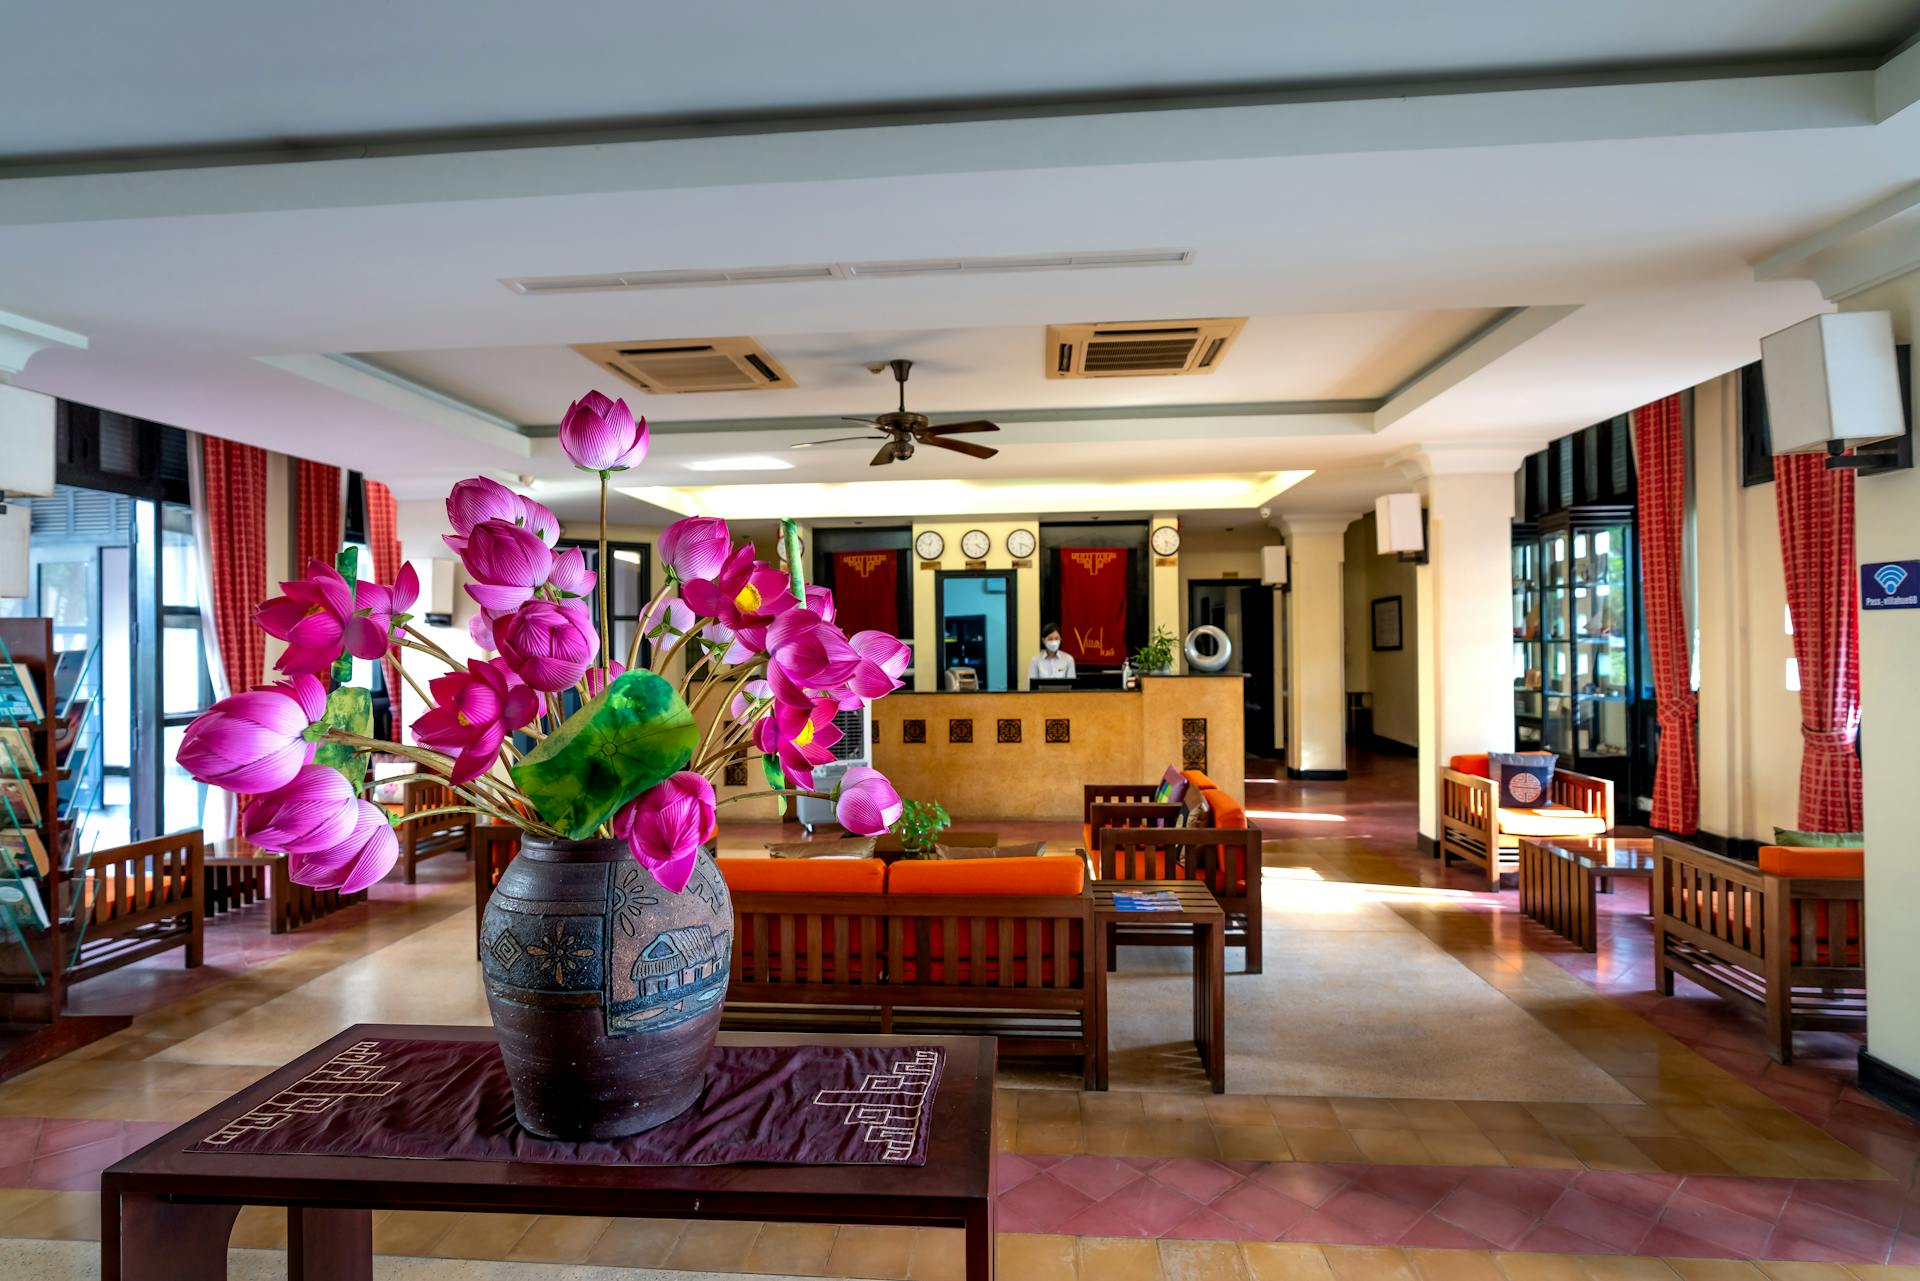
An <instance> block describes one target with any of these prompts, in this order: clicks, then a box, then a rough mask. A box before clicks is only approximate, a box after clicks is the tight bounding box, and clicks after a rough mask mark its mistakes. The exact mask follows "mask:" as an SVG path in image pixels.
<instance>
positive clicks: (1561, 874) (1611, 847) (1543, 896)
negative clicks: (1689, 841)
mask: <svg viewBox="0 0 1920 1281" xmlns="http://www.w3.org/2000/svg"><path fill="white" fill-rule="evenodd" d="M1653 862H1654V861H1653V840H1652V838H1651V837H1637V836H1592V837H1557V836H1542V837H1533V838H1523V839H1522V840H1521V842H1520V910H1521V911H1522V912H1525V913H1526V914H1527V915H1528V916H1531V917H1532V918H1533V919H1534V920H1536V921H1538V922H1540V923H1541V924H1542V925H1544V926H1546V927H1547V928H1548V929H1550V930H1552V931H1553V932H1554V933H1556V934H1560V935H1564V936H1565V937H1567V938H1569V939H1571V940H1573V941H1574V942H1575V943H1578V944H1579V945H1580V946H1581V947H1582V948H1585V949H1586V950H1587V951H1589V952H1592V951H1596V950H1597V949H1598V948H1599V946H1600V922H1599V918H1598V915H1597V912H1598V907H1597V905H1596V903H1595V901H1594V894H1595V891H1596V890H1597V889H1599V888H1602V887H1604V888H1606V889H1612V882H1613V881H1614V880H1615V878H1625V879H1628V880H1642V881H1650V880H1652V879H1653Z"/></svg>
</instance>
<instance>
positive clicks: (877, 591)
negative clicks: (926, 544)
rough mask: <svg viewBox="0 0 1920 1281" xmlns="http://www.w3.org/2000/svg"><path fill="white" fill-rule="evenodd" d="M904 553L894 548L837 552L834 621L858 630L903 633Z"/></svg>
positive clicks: (847, 629) (848, 631)
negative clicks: (901, 621) (902, 587)
mask: <svg viewBox="0 0 1920 1281" xmlns="http://www.w3.org/2000/svg"><path fill="white" fill-rule="evenodd" d="M899 589H900V553H899V552H897V551H893V550H890V549H884V548H883V549H880V550H875V551H860V552H835V553H834V554H833V607H834V611H835V616H834V621H835V622H836V623H838V624H839V627H840V630H841V631H843V632H845V633H846V634H847V635H849V636H851V635H853V634H854V633H855V632H866V631H876V632H885V633H886V634H887V635H889V636H898V635H899V634H900V597H899V595H898V592H899Z"/></svg>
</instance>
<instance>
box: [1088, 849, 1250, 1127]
mask: <svg viewBox="0 0 1920 1281" xmlns="http://www.w3.org/2000/svg"><path fill="white" fill-rule="evenodd" d="M1152 893H1163V894H1168V895H1171V896H1172V898H1173V902H1174V905H1173V906H1172V907H1169V908H1165V909H1162V910H1155V911H1144V912H1143V911H1122V910H1121V909H1120V908H1119V907H1116V906H1115V905H1114V900H1115V899H1116V897H1118V896H1119V895H1122V894H1152ZM1166 925H1171V926H1178V927H1183V928H1185V929H1188V930H1191V931H1192V934H1193V1045H1194V1048H1195V1049H1196V1050H1198V1051H1199V1052H1200V1063H1201V1065H1202V1066H1203V1067H1205V1068H1206V1070H1207V1079H1208V1081H1209V1082H1211V1083H1212V1085H1213V1092H1214V1093H1215V1094H1225V1093H1226V1092H1227V914H1226V913H1225V912H1223V911H1222V910H1221V909H1220V904H1219V903H1218V902H1217V901H1216V900H1215V899H1214V897H1213V891H1212V890H1210V889H1208V888H1207V885H1206V882H1204V881H1095V882H1094V883H1093V946H1092V947H1090V948H1088V949H1087V958H1088V961H1089V963H1091V964H1095V965H1098V966H1099V967H1100V974H1099V981H1098V982H1097V983H1095V984H1094V985H1093V992H1094V1008H1095V1010H1096V1011H1097V1012H1098V1022H1097V1023H1096V1024H1095V1026H1096V1027H1098V1028H1099V1029H1100V1034H1099V1037H1098V1040H1097V1043H1096V1045H1095V1047H1094V1056H1093V1088H1094V1089H1096V1090H1104V1089H1106V1088H1107V1058H1108V1053H1109V1047H1110V1045H1111V1041H1112V1035H1111V1033H1110V1031H1109V1029H1108V1027H1107V970H1108V968H1109V966H1108V962H1107V957H1108V956H1109V955H1110V954H1111V952H1112V947H1113V942H1112V940H1113V936H1114V935H1115V933H1117V932H1118V931H1120V930H1123V929H1126V928H1128V927H1138V926H1166Z"/></svg>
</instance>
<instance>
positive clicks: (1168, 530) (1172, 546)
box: [1150, 525, 1180, 556]
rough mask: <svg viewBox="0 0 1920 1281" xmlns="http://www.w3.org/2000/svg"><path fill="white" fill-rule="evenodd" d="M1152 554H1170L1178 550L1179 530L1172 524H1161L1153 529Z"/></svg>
mask: <svg viewBox="0 0 1920 1281" xmlns="http://www.w3.org/2000/svg"><path fill="white" fill-rule="evenodd" d="M1150 541H1151V542H1152V544H1153V554H1154V555H1155V556H1171V555H1173V554H1174V553H1176V552H1178V551H1179V550H1180V531H1179V530H1177V529H1175V528H1174V527H1173V526H1172V525H1162V526H1160V528H1158V529H1156V530H1154V531H1153V538H1152V539H1151V540H1150Z"/></svg>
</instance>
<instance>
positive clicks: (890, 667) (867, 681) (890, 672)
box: [840, 631, 913, 707]
mask: <svg viewBox="0 0 1920 1281" xmlns="http://www.w3.org/2000/svg"><path fill="white" fill-rule="evenodd" d="M847 643H848V644H849V645H851V646H852V647H853V652H854V653H855V654H858V655H859V656H860V661H859V663H858V664H857V665H856V666H855V667H854V669H853V675H852V676H850V677H848V678H847V683H846V686H845V691H846V693H847V694H849V695H850V696H851V697H852V702H851V703H849V702H848V701H847V700H846V699H844V698H843V699H842V700H841V703H840V705H841V706H842V707H858V706H859V705H860V703H861V702H862V701H866V702H872V701H873V700H874V699H876V698H885V697H886V696H887V695H889V694H891V693H893V691H894V690H896V689H899V688H900V686H901V685H903V684H904V683H905V682H904V681H902V680H901V679H900V678H901V677H902V676H904V675H905V674H906V671H907V668H909V667H911V666H912V665H913V647H912V646H910V645H908V644H907V643H906V642H905V641H902V640H900V639H899V638H898V637H894V636H889V635H887V634H886V633H885V632H872V631H869V632H855V633H854V634H853V635H852V636H851V637H850V638H848V641H847Z"/></svg>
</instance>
